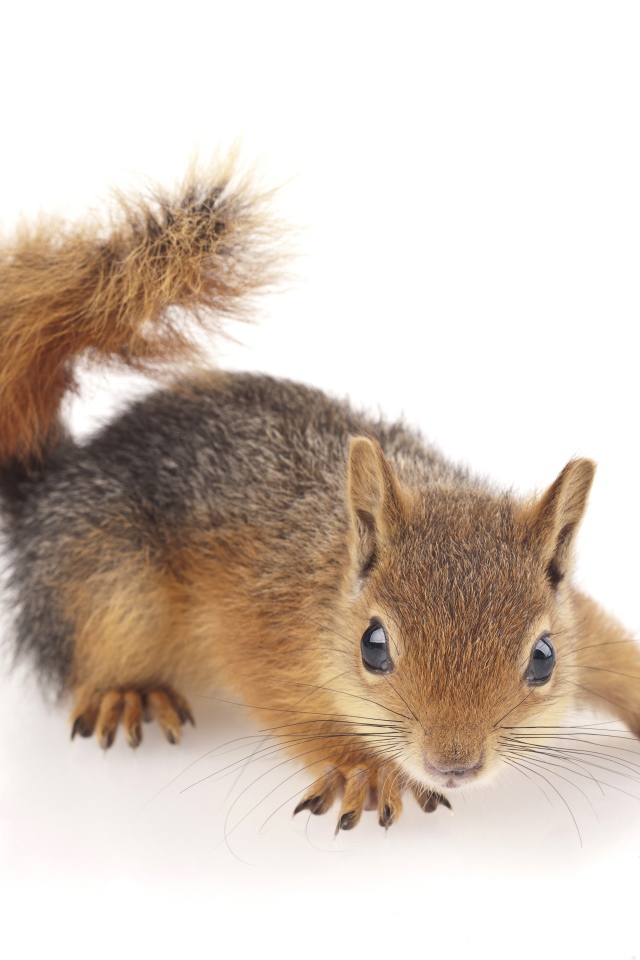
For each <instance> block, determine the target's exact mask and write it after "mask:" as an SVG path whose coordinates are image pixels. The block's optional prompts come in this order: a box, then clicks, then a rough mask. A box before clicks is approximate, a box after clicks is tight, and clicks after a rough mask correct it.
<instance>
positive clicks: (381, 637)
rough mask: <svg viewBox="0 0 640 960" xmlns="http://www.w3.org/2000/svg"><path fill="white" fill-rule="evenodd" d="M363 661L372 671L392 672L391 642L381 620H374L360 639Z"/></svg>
mask: <svg viewBox="0 0 640 960" xmlns="http://www.w3.org/2000/svg"><path fill="white" fill-rule="evenodd" d="M360 650H361V651H362V662H363V663H364V665H365V667H366V668H367V670H370V671H371V672H372V673H390V672H391V671H392V670H393V664H392V663H391V657H390V656H389V642H388V640H387V634H386V633H385V629H384V627H383V626H382V624H381V623H380V621H379V620H372V621H371V623H370V624H369V626H368V627H367V629H366V630H365V632H364V633H363V634H362V640H361V641H360Z"/></svg>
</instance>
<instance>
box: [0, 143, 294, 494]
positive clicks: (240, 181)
mask: <svg viewBox="0 0 640 960" xmlns="http://www.w3.org/2000/svg"><path fill="white" fill-rule="evenodd" d="M269 199H270V197H269V195H268V194H267V195H265V194H259V193H257V192H256V191H255V189H254V188H253V187H252V186H251V184H250V182H249V180H248V179H247V177H241V178H239V177H238V176H237V175H236V174H235V173H234V169H233V161H232V160H230V161H228V162H227V163H226V164H225V165H223V166H220V165H219V166H218V167H217V168H215V169H213V168H212V169H210V170H208V171H207V172H204V173H203V172H202V171H198V170H197V169H196V168H195V166H194V167H192V168H191V170H190V171H189V173H188V175H187V177H186V178H185V180H184V182H183V183H182V185H181V186H180V187H179V189H178V190H177V191H176V192H175V193H174V194H169V193H164V192H163V191H161V190H159V189H157V188H153V189H152V190H151V191H150V192H149V194H148V195H147V196H141V197H135V198H130V197H127V196H126V195H124V194H116V201H117V207H116V210H115V211H114V212H113V215H112V216H111V218H110V219H109V221H108V223H107V225H106V226H105V225H104V224H102V223H99V222H96V221H95V220H87V221H85V222H84V223H80V224H76V225H69V224H66V223H64V222H62V221H60V220H56V219H47V220H42V221H41V222H39V223H38V224H36V225H35V226H28V227H22V228H20V229H19V231H18V232H17V235H16V236H15V238H14V239H13V240H12V241H10V242H5V243H0V471H1V472H4V473H5V476H6V474H7V473H11V472H12V471H19V472H24V471H26V472H29V470H30V468H31V467H34V466H36V465H37V464H38V463H39V462H40V461H41V460H42V458H43V457H44V456H45V455H46V454H47V453H49V452H50V451H51V450H52V449H53V448H54V447H55V446H56V443H57V442H58V440H60V439H61V438H62V436H63V435H64V431H63V429H62V427H61V425H60V405H61V402H62V398H63V396H64V394H65V393H66V392H67V391H69V390H71V389H73V387H74V386H75V378H74V365H75V362H76V360H77V358H78V357H79V356H80V355H81V354H86V355H87V356H88V357H89V358H93V359H95V360H97V361H100V362H102V363H109V362H110V363H114V362H115V363H120V364H125V365H128V366H132V367H135V368H136V369H138V370H143V371H145V372H150V373H154V372H158V370H159V369H161V368H162V367H163V366H174V367H175V366H176V365H178V364H180V363H181V362H184V361H187V360H193V359H194V358H195V357H196V356H197V355H198V353H199V351H198V345H197V341H196V338H195V337H194V330H193V325H192V324H188V323H185V320H189V319H190V320H194V321H195V322H196V324H200V325H201V326H204V327H206V328H208V329H209V330H211V329H213V330H214V331H216V332H219V331H220V328H221V320H223V319H224V318H225V317H235V318H239V319H242V318H243V317H244V316H245V311H246V308H247V306H248V305H249V302H250V301H251V299H252V296H253V295H254V294H255V293H257V292H258V291H260V290H264V289H265V288H268V287H271V286H272V285H273V284H274V283H275V282H276V281H277V279H278V274H279V270H278V267H279V262H280V255H279V252H278V251H279V246H278V241H279V238H280V236H281V233H282V230H281V228H279V226H278V224H277V223H276V221H275V220H274V219H273V218H272V216H271V214H270V212H269Z"/></svg>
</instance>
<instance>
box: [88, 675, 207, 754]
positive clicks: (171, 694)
mask: <svg viewBox="0 0 640 960" xmlns="http://www.w3.org/2000/svg"><path fill="white" fill-rule="evenodd" d="M143 717H144V718H145V719H146V718H147V717H148V719H155V720H157V722H158V723H159V725H160V727H161V729H162V732H163V733H164V735H165V737H166V738H167V740H168V741H169V743H178V742H179V741H180V732H181V731H180V728H181V726H182V725H183V724H184V723H186V722H187V721H189V722H190V723H191V724H192V725H194V726H195V722H194V719H193V716H192V715H191V711H190V709H189V705H188V703H187V701H186V700H185V699H184V698H183V697H181V696H180V694H178V693H176V692H175V691H174V690H172V689H171V688H170V687H163V688H162V689H148V690H141V689H132V688H126V689H117V688H115V689H109V690H95V689H91V688H90V687H87V686H84V687H81V688H80V690H79V691H78V693H77V700H76V706H75V709H74V711H73V713H72V715H71V723H72V727H71V738H72V739H73V738H74V737H75V735H76V734H77V733H78V734H80V736H81V737H90V736H92V734H93V733H94V732H95V734H96V737H97V739H98V742H99V744H100V746H101V747H102V748H103V749H105V750H106V749H108V748H109V747H110V746H111V744H112V743H113V741H114V739H115V736H116V731H117V729H118V726H119V724H120V722H121V721H122V726H123V728H124V732H125V736H126V738H127V742H128V743H129V745H130V746H131V747H137V746H138V745H139V744H140V742H141V740H142V724H141V721H142V719H143Z"/></svg>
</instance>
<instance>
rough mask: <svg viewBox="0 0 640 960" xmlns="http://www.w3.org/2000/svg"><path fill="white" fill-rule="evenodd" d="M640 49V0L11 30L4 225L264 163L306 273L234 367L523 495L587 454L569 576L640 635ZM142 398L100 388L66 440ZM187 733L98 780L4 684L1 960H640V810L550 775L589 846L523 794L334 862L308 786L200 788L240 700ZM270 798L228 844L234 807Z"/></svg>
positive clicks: (413, 812)
mask: <svg viewBox="0 0 640 960" xmlns="http://www.w3.org/2000/svg"><path fill="white" fill-rule="evenodd" d="M639 28H640V17H639V13H638V7H637V4H635V3H616V2H611V0H609V2H606V3H605V2H603V3H590V2H587V0H581V2H580V3H563V2H561V0H555V2H552V3H544V2H540V0H538V2H536V3H514V2H508V3H490V2H480V3H478V2H474V3H457V2H449V3H446V2H438V3H428V2H427V3H421V4H418V3H417V2H414V3H406V2H402V0H399V2H398V0H396V2H394V3H388V2H380V3H376V2H369V3H367V4H365V3H349V2H342V3H334V2H324V3H322V4H309V3H300V2H298V3H287V2H274V0H270V2H265V3H261V4H259V3H257V2H254V3H249V2H243V0H234V2H227V3H225V4H221V3H215V2H210V3H204V2H203V3H199V4H198V3H193V2H191V0H181V2H180V3H172V4H166V3H163V2H161V0H157V2H154V3H136V2H135V0H134V2H129V3H121V2H119V0H116V2H110V3H108V4H79V3H78V4H75V3H71V2H68V0H59V2H58V3H56V4H44V3H32V4H21V5H18V4H13V5H12V9H11V11H10V12H9V11H8V10H5V11H4V13H3V26H2V37H1V40H0V45H1V48H2V49H1V57H0V77H1V81H0V82H1V89H2V96H1V97H0V116H1V123H0V131H1V136H2V150H1V152H0V171H1V172H2V177H1V178H0V211H1V215H2V219H3V223H4V226H5V228H6V229H7V230H10V229H11V228H12V226H13V225H14V224H15V222H16V220H17V218H18V216H19V214H20V213H21V212H22V213H24V214H25V215H27V216H32V215H34V214H36V213H37V212H38V210H40V209H45V210H51V211H61V212H63V213H66V214H68V215H69V216H75V215H79V214H81V213H82V212H83V211H84V210H86V209H87V208H88V207H90V206H92V205H98V206H99V205H100V204H101V203H104V202H105V200H106V198H108V188H109V186H111V185H115V186H127V185H135V184H136V183H138V184H139V183H140V182H141V180H140V178H141V176H148V177H151V178H154V179H158V180H160V181H162V182H167V183H171V182H173V181H174V180H176V179H177V178H178V177H179V176H180V175H181V173H182V171H183V169H184V167H185V165H186V163H187V161H188V159H189V157H190V156H192V155H193V153H194V152H195V150H196V149H199V151H200V154H201V156H202V157H204V158H206V157H208V156H209V155H210V154H211V152H212V151H213V150H214V148H216V147H217V146H222V147H223V148H225V147H227V146H228V145H230V144H231V143H232V142H233V141H235V140H236V139H237V138H238V137H242V140H243V154H244V156H245V157H246V158H247V160H248V161H253V160H255V159H262V160H263V165H264V179H265V182H266V183H267V184H280V183H285V184H286V186H285V187H284V189H283V191H282V195H281V198H280V201H279V206H280V209H281V211H282V212H283V214H284V215H285V216H286V217H287V218H288V219H289V220H291V221H292V222H293V223H295V224H296V225H298V226H299V227H301V228H303V229H302V231H301V234H300V237H299V240H298V241H297V246H298V249H299V251H300V253H301V256H300V258H299V260H298V261H297V262H296V264H295V272H296V276H297V278H298V279H297V280H296V282H295V283H294V284H292V285H291V287H290V289H288V291H287V292H286V293H284V294H283V295H281V296H280V297H279V298H272V299H271V300H270V301H269V302H268V304H266V308H265V311H264V314H265V315H264V317H263V318H262V321H261V325H260V326H258V327H255V328H243V329H240V330H238V331H235V332H237V333H238V336H239V337H240V338H241V339H242V340H243V343H244V346H242V347H240V346H232V345H224V346H223V348H222V349H221V350H219V351H218V360H219V362H221V363H222V364H223V365H225V366H227V367H233V368H238V369H241V368H247V369H256V370H263V371H268V372H273V373H276V374H281V375H285V376H289V377H292V378H295V379H299V380H302V381H306V382H309V383H313V384H316V385H319V386H322V387H324V388H326V389H327V390H330V391H332V392H334V393H337V394H339V395H348V396H350V397H351V398H352V400H353V401H354V402H355V403H356V404H359V405H365V406H367V407H369V408H371V409H376V408H377V407H379V408H380V409H381V410H382V411H384V412H385V413H386V414H388V415H389V416H396V415H399V414H401V413H404V414H405V415H406V417H407V419H408V420H409V421H410V422H412V423H416V424H418V425H420V426H421V427H422V428H423V429H424V430H425V432H426V433H427V434H428V435H429V437H430V438H431V439H433V440H434V441H435V442H436V443H437V444H438V445H440V446H441V447H442V449H444V450H445V451H446V452H447V453H448V454H449V455H451V456H452V457H453V458H456V459H460V460H464V461H465V462H468V463H469V464H471V465H472V466H473V467H475V468H476V469H478V470H479V471H481V472H483V473H486V474H488V475H490V476H492V477H494V478H495V479H496V480H498V481H500V482H501V483H503V484H504V485H505V486H514V487H515V488H516V489H517V490H520V491H522V492H523V493H524V492H529V491H530V490H532V489H534V488H537V489H542V488H543V487H544V486H545V485H547V484H548V483H550V482H551V481H552V480H553V478H554V477H555V475H556V474H557V473H558V472H559V470H560V469H561V467H562V466H563V465H564V463H565V462H566V461H567V460H568V459H569V458H570V457H572V456H574V455H576V454H580V455H582V454H583V455H588V456H592V457H594V458H595V459H596V460H598V461H599V464H600V466H599V470H598V475H597V480H596V484H595V488H594V491H593V496H592V500H591V504H590V508H589V514H588V517H587V520H586V522H585V524H584V526H583V530H582V533H581V537H580V564H579V569H578V573H577V576H578V579H579V581H580V582H581V583H582V584H583V585H584V586H585V587H586V588H587V589H588V590H590V591H591V592H592V593H593V594H594V595H595V596H597V597H598V598H599V599H600V600H601V601H602V602H603V603H604V604H605V605H606V606H607V607H608V608H610V609H612V610H614V611H615V612H616V613H617V614H618V615H619V616H620V617H621V618H622V619H623V620H624V621H625V622H626V623H627V624H628V625H629V626H630V627H631V629H634V630H635V629H637V628H638V626H639V625H640V603H639V600H638V590H637V584H638V579H639V575H640V560H639V558H638V543H639V541H640V512H639V510H638V498H637V477H638V468H639V466H640V460H639V456H638V451H637V436H638V396H637V391H638V386H637V381H638V376H637V371H638V349H637V339H636V331H637V323H638V307H639V300H640V295H639V292H638V290H639V287H638V269H639V264H640V249H639V248H640V240H639V237H640V187H639V182H640V178H639V171H640V134H639V126H638V120H639V109H638V108H639V105H640V66H639V64H640V57H639V56H638V49H639V47H640V29H639ZM136 389H139V385H136V384H133V383H129V382H128V381H127V380H124V379H122V380H117V381H113V380H109V381H107V380H106V378H105V377H97V378H96V377H92V378H89V379H88V380H87V381H86V384H85V391H84V395H83V397H82V398H81V400H80V402H79V403H76V404H75V405H74V407H73V411H72V416H73V418H74V422H75V424H76V426H77V428H78V429H79V430H87V429H89V428H90V427H91V426H92V425H94V424H95V423H96V421H98V420H100V419H101V418H102V419H104V417H105V416H107V414H108V413H109V411H110V410H111V409H112V408H113V404H114V397H115V398H116V400H115V402H116V403H121V402H122V395H123V391H125V392H126V391H127V390H129V391H134V390H136ZM639 682H640V680H639ZM194 708H195V711H196V718H197V722H198V726H197V728H196V729H195V731H191V730H188V731H187V733H186V736H185V738H184V742H183V744H182V745H181V746H180V747H179V748H176V747H170V746H169V745H168V744H166V743H165V742H164V741H163V740H162V739H161V737H160V734H159V732H158V731H157V730H156V729H153V728H152V727H146V728H145V742H144V744H143V745H142V747H141V748H140V749H139V750H138V751H137V752H136V753H135V754H134V753H133V752H132V751H131V750H129V749H128V748H127V747H126V745H125V744H124V742H123V740H122V737H120V738H119V740H118V741H117V742H116V744H115V746H114V748H113V749H112V750H111V751H110V752H109V753H108V754H107V755H103V754H102V753H101V752H100V750H99V749H98V747H97V746H96V744H95V742H93V741H84V740H81V741H76V742H74V743H73V744H71V743H70V742H69V728H68V725H67V709H66V707H62V706H56V705H55V704H49V705H46V704H45V703H44V701H43V699H42V697H41V695H40V693H39V692H38V691H37V689H36V688H35V686H34V685H33V683H32V682H31V681H30V680H29V679H28V678H27V679H25V676H24V674H23V673H17V674H13V675H11V676H8V674H7V671H6V670H5V671H3V676H2V678H1V679H0V731H1V734H0V830H1V833H0V888H1V894H2V895H1V897H0V914H1V917H0V921H1V922H0V936H3V937H4V938H5V939H6V940H7V942H9V943H11V945H12V947H11V949H12V951H13V952H12V954H11V955H12V956H24V957H30V956H35V955H36V954H37V952H38V951H40V950H41V951H45V950H46V953H47V955H48V956H56V955H61V954H62V953H64V954H65V955H66V956H69V957H80V956H82V957H85V956H89V955H93V956H98V957H102V956H107V955H108V956H109V957H112V956H116V955H118V956H126V957H129V956H135V955H136V954H140V953H142V951H144V952H145V954H148V955H153V956H156V957H164V956H167V957H175V956H176V955H180V956H187V955H188V956H203V955H204V956H219V955H222V956H225V957H229V956H233V957H235V956H238V957H243V956H249V955H252V954H253V953H255V952H256V951H258V950H259V951H260V953H261V954H264V953H266V954H267V955H270V954H273V955H280V956H283V957H287V956H294V955H295V956H297V955H303V956H311V957H315V956H322V957H327V956H330V955H332V954H333V955H337V956H344V955H346V953H347V950H348V951H349V952H350V953H355V955H358V956H365V955H367V954H369V955H371V954H372V953H373V952H376V953H378V952H382V951H383V950H384V951H388V952H391V951H393V954H394V955H395V954H398V955H401V954H406V953H407V952H408V951H409V950H411V951H412V953H415V954H417V955H419V956H420V955H431V954H435V953H437V954H438V955H446V956H452V957H467V956H473V957H483V956H489V955H491V956H497V957H503V956H504V957H516V956H517V957H528V956H530V955H531V956H533V955H539V954H540V953H543V954H544V955H545V956H549V957H574V956H575V957H607V958H612V957H615V958H631V957H633V956H636V955H640V924H639V921H638V919H637V918H638V894H639V886H640V885H639V882H638V879H639V866H640V859H639V858H640V800H638V799H632V798H631V797H630V796H627V795H625V794H622V793H616V792H614V791H613V790H611V789H606V790H605V792H604V795H603V794H601V793H600V792H599V791H598V789H597V786H596V785H595V784H589V783H587V784H586V786H584V785H583V789H584V790H585V793H587V794H588V796H589V799H590V801H591V803H592V805H593V807H590V806H589V804H588V803H587V800H586V799H585V797H584V796H582V795H581V794H580V793H579V792H578V791H577V790H576V789H575V788H572V787H570V786H568V785H567V784H566V783H565V784H562V783H561V782H560V781H556V785H557V787H558V788H559V790H560V791H561V792H562V794H563V795H564V796H565V798H566V800H567V802H568V803H569V805H570V806H571V809H572V811H573V814H574V815H575V818H576V820H577V822H578V825H579V829H580V832H581V836H582V845H580V842H579V839H578V835H577V831H576V828H575V826H574V824H573V821H572V819H571V817H570V815H569V813H568V811H567V808H566V807H565V806H564V804H563V802H562V801H561V800H560V799H559V796H558V795H556V794H554V793H553V791H551V790H549V791H548V792H549V793H550V796H551V803H549V802H548V801H547V800H546V799H545V797H544V796H543V795H542V793H541V791H540V790H539V789H537V788H536V787H535V786H534V785H533V784H531V783H529V782H527V781H525V780H524V778H520V777H518V775H517V773H516V772H515V771H514V772H513V776H509V775H506V774H505V776H504V781H503V783H502V784H500V785H499V787H498V788H494V789H492V790H491V792H486V793H483V794H470V795H469V797H468V799H466V800H460V799H459V800H458V802H457V804H456V807H455V816H454V817H451V816H449V815H448V814H447V813H446V812H445V811H443V810H441V811H438V812H437V813H436V814H435V815H433V816H430V817H426V816H424V815H423V814H421V813H420V812H419V811H418V810H417V808H416V807H411V806H410V804H409V803H407V810H406V812H405V814H404V815H403V818H402V819H401V821H400V823H399V824H398V825H397V826H394V827H393V828H392V829H391V830H390V831H389V833H388V835H386V836H385V834H384V832H383V831H382V830H381V829H380V828H379V827H378V826H377V825H376V824H375V822H374V820H375V817H374V816H373V814H369V816H368V818H367V819H366V821H365V822H364V823H363V825H361V826H360V827H359V828H358V829H357V830H355V831H354V832H353V833H350V834H346V835H342V836H341V837H340V838H339V839H338V840H337V841H335V842H334V841H333V839H332V831H333V820H332V819H331V821H330V820H329V818H312V819H311V820H310V821H309V822H307V820H306V819H305V818H306V815H303V816H302V817H299V818H297V820H296V821H292V820H291V816H290V814H291V810H292V807H293V801H290V802H288V803H285V801H287V800H288V798H289V797H291V796H292V794H293V793H294V791H295V790H296V789H300V788H301V787H302V786H304V779H300V780H296V779H295V778H293V779H291V780H289V781H287V782H286V783H285V784H284V786H283V787H282V788H280V789H279V790H278V789H277V790H276V791H275V792H274V793H273V794H271V795H268V796H267V794H268V790H270V789H271V788H272V787H277V785H278V783H280V782H281V781H282V780H283V779H284V777H285V775H286V776H289V775H290V774H291V773H293V772H294V768H293V766H292V765H291V764H290V765H288V766H286V767H281V768H279V769H278V770H277V771H276V772H275V774H274V775H273V776H272V777H271V778H270V776H269V775H268V773H267V771H268V770H269V765H265V766H263V767H259V766H257V765H256V766H254V767H253V768H252V767H249V769H248V770H247V771H246V772H245V773H244V774H243V777H242V779H241V780H240V782H239V783H238V784H236V786H235V787H234V791H235V792H234V793H232V795H231V796H230V797H229V796H228V791H229V789H230V787H231V786H232V779H231V780H229V779H227V780H221V781H219V782H211V781H208V782H205V783H202V784H200V785H198V786H195V787H193V789H189V790H188V791H187V792H180V791H181V790H182V789H183V788H184V787H187V786H189V785H190V784H193V783H194V782H195V781H196V780H198V779H199V778H200V777H204V776H206V775H207V774H210V773H212V772H213V771H214V770H216V769H220V768H221V767H222V766H223V765H224V762H225V759H224V757H218V758H217V759H216V758H215V757H214V758H209V759H203V760H200V759H199V758H201V757H202V756H203V755H204V754H205V753H207V751H210V750H212V749H214V748H216V747H219V746H220V745H221V744H223V743H224V742H225V741H228V740H229V739H231V738H232V737H239V736H243V735H247V734H252V733H255V727H254V726H253V724H252V722H251V721H250V720H248V719H247V718H246V717H245V716H244V714H243V711H242V709H241V708H239V707H235V706H229V705H226V706H225V705H224V704H219V703H215V702H213V701H207V700H204V699H202V700H199V701H198V702H196V703H195V704H194ZM596 719H603V718H596ZM604 719H606V718H604ZM587 722H593V718H590V719H589V720H588V721H587ZM627 746H629V745H628V744H627ZM238 756H239V755H238V754H233V755H228V756H227V760H226V762H229V761H230V760H231V759H233V758H237V757H238ZM631 759H632V760H633V759H634V758H631ZM635 761H636V762H640V750H638V756H637V757H636V758H635ZM190 764H193V766H191V767H190V768H189V769H186V768H187V767H188V766H189V765H190ZM252 770H253V776H252V775H251V771H252ZM260 773H267V775H266V776H265V777H264V778H263V779H262V780H261V781H259V782H257V783H256V785H255V786H254V788H253V793H251V791H249V792H248V793H247V794H245V795H244V796H243V797H240V798H239V799H238V802H237V804H236V806H235V807H234V808H233V809H231V807H232V802H233V797H234V796H235V797H238V795H239V794H240V791H241V790H242V789H243V787H245V786H247V785H249V784H250V783H251V780H252V779H253V778H255V777H257V776H258V775H259V774H260ZM176 777H177V779H176V780H173V778H176ZM266 784H268V786H266ZM618 784H619V785H620V786H623V787H624V789H628V790H629V791H630V792H634V793H635V795H636V797H637V798H640V784H636V783H634V782H633V781H632V780H626V781H623V780H618ZM162 788H164V790H163V792H162V793H160V794H159V795H157V796H156V794H157V793H158V791H160V790H161V789H162ZM148 801H151V802H150V803H148ZM259 801H262V803H261V805H260V806H259V807H258V808H257V809H256V810H254V811H253V812H252V813H250V815H249V816H248V817H247V819H246V820H245V821H244V822H243V823H242V824H241V825H240V826H239V827H238V828H237V829H236V830H235V831H234V833H233V834H232V836H231V837H230V840H229V844H230V847H231V851H230V850H229V849H228V848H227V847H225V845H224V844H222V845H219V843H220V840H221V837H222V834H223V825H224V820H225V816H226V815H227V814H228V813H229V811H230V810H231V812H230V820H229V825H231V826H232V825H233V824H234V823H235V822H236V821H237V819H239V817H240V816H241V815H242V814H243V813H244V812H247V811H249V810H251V807H252V806H254V805H255V804H257V803H258V802H259ZM281 803H284V806H283V807H282V808H281V809H280V810H279V811H278V812H277V813H276V815H275V816H274V817H273V818H272V819H271V820H270V822H269V823H268V824H267V828H266V831H265V832H262V833H261V832H260V828H261V825H262V823H263V822H264V820H265V818H266V817H267V816H268V815H269V814H270V813H271V812H272V811H273V810H275V809H276V808H277V807H278V805H279V804H281ZM596 814H597V818H598V819H596ZM598 821H599V822H598ZM245 861H246V862H245ZM249 864H252V865H249Z"/></svg>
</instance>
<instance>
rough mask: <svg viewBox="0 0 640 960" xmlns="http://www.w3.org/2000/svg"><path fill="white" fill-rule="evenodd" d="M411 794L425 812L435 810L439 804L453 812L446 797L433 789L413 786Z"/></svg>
mask: <svg viewBox="0 0 640 960" xmlns="http://www.w3.org/2000/svg"><path fill="white" fill-rule="evenodd" d="M413 794H414V796H415V798H416V800H417V801H418V803H419V805H420V807H421V808H422V809H423V810H424V812H425V813H433V812H434V810H437V809H438V807H439V806H443V807H446V808H447V809H448V810H451V811H452V812H453V807H452V806H451V804H450V803H449V801H448V800H447V798H446V797H445V796H443V795H442V794H441V793H437V792H436V791H435V790H429V789H428V788H427V789H423V788H420V787H414V788H413Z"/></svg>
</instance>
